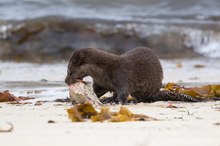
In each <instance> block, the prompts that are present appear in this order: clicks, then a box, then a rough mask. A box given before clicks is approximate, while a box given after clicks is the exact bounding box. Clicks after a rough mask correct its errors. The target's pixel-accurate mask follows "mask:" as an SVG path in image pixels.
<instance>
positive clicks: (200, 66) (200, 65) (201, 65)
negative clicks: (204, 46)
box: [194, 64, 205, 68]
mask: <svg viewBox="0 0 220 146" xmlns="http://www.w3.org/2000/svg"><path fill="white" fill-rule="evenodd" d="M204 67H205V65H203V64H195V65H194V68H204Z"/></svg>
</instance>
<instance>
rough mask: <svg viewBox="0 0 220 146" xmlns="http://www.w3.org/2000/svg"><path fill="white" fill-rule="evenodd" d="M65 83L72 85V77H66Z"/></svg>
mask: <svg viewBox="0 0 220 146" xmlns="http://www.w3.org/2000/svg"><path fill="white" fill-rule="evenodd" d="M65 83H66V84H67V85H70V84H71V79H69V78H68V77H66V79H65Z"/></svg>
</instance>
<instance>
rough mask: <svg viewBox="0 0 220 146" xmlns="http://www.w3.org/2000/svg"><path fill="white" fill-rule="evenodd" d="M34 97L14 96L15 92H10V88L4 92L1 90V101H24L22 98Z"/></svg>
mask: <svg viewBox="0 0 220 146" xmlns="http://www.w3.org/2000/svg"><path fill="white" fill-rule="evenodd" d="M29 99H33V98H31V97H23V96H18V97H16V96H14V95H13V94H11V93H9V91H8V90H6V91H4V92H0V102H8V101H22V100H29Z"/></svg>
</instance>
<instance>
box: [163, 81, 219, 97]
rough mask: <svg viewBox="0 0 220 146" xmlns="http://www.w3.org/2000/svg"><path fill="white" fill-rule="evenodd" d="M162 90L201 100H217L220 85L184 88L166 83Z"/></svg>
mask: <svg viewBox="0 0 220 146" xmlns="http://www.w3.org/2000/svg"><path fill="white" fill-rule="evenodd" d="M164 89H165V90H170V91H174V92H179V93H182V94H186V95H189V96H192V97H197V98H203V99H215V100H219V97H220V84H219V85H218V84H213V85H205V86H201V87H189V88H186V87H184V86H180V85H178V84H175V83H168V84H166V85H165V87H164Z"/></svg>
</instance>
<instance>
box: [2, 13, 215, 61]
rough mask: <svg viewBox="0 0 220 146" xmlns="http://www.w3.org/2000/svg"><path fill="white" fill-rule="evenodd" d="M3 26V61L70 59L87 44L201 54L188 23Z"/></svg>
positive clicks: (59, 21)
mask: <svg viewBox="0 0 220 146" xmlns="http://www.w3.org/2000/svg"><path fill="white" fill-rule="evenodd" d="M170 25H171V24H170ZM0 27H2V28H4V29H2V30H3V31H0V36H1V37H0V48H1V49H0V58H1V60H13V61H30V62H51V61H61V60H66V61H67V60H68V59H69V57H70V56H71V53H72V51H73V50H74V49H76V48H84V47H95V48H99V49H103V50H107V51H110V52H114V53H118V54H120V53H123V52H126V51H128V50H130V49H132V48H134V47H137V46H149V47H151V48H153V49H154V50H155V52H156V53H157V54H158V55H159V57H161V58H164V57H177V58H179V57H192V56H197V55H198V54H196V53H195V52H194V51H193V48H191V47H188V46H186V45H184V41H185V38H186V36H185V35H187V34H184V33H183V31H184V29H185V27H186V26H178V25H175V27H174V28H175V29H171V28H172V27H171V26H165V25H164V26H163V27H162V28H163V29H162V30H160V31H158V32H154V31H156V30H157V29H158V28H160V27H159V26H158V27H157V26H155V25H154V24H147V23H146V24H142V23H134V22H125V21H124V22H121V21H118V22H116V21H106V20H95V19H93V20H92V19H68V18H64V17H55V16H54V17H52V16H50V17H49V16H48V17H41V18H36V19H29V20H21V21H7V22H4V23H0ZM187 27H195V26H187ZM198 27H200V26H198ZM203 27H204V29H209V27H208V26H206V27H205V26H203ZM211 28H212V27H211V26H210V29H211ZM213 28H215V29H219V28H218V27H214V26H213ZM196 29H197V28H196ZM168 30H169V31H168ZM218 31H219V30H218ZM183 52H184V53H183Z"/></svg>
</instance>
